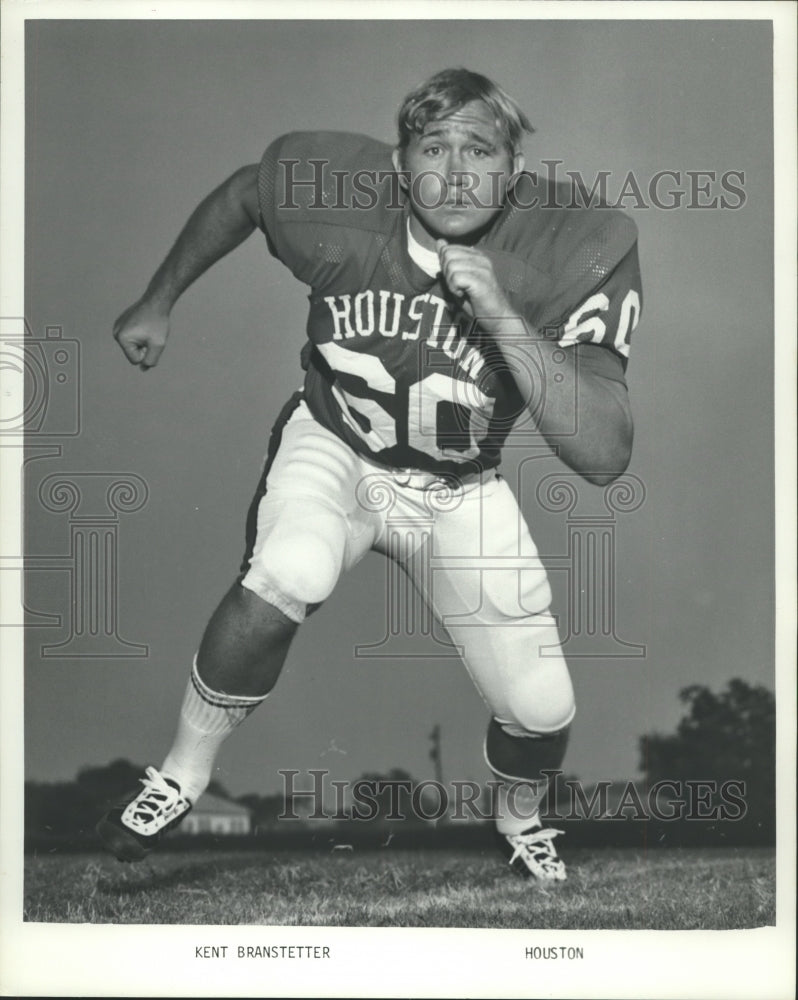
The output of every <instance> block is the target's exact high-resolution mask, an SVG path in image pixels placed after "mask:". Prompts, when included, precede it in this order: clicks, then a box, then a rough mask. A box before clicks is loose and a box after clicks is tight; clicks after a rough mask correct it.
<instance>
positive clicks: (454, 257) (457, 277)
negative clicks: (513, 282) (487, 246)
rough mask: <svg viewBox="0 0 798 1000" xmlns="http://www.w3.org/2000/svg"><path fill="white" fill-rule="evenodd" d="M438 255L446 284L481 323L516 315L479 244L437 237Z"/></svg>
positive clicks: (486, 324) (497, 321)
mask: <svg viewBox="0 0 798 1000" xmlns="http://www.w3.org/2000/svg"><path fill="white" fill-rule="evenodd" d="M437 249H438V259H439V260H440V262H441V272H442V273H443V279H444V281H445V282H446V285H447V286H448V288H449V291H451V292H452V293H453V294H454V295H455V296H457V298H458V299H460V301H461V302H462V304H463V308H464V310H465V311H466V312H467V313H469V314H470V315H471V316H476V318H477V319H478V320H479V322H480V324H481V325H484V326H486V327H487V328H488V329H492V328H493V326H495V325H498V324H499V323H500V322H502V321H504V320H506V319H508V318H509V317H511V316H513V314H514V310H513V307H512V306H511V305H510V303H509V302H508V301H507V297H506V296H505V294H504V292H503V291H502V288H501V286H500V285H499V282H498V280H497V279H496V275H495V273H494V271H493V264H492V263H491V260H490V258H489V257H488V256H487V255H486V254H484V253H483V252H482V251H481V250H478V249H476V247H466V246H460V245H458V244H452V243H447V242H446V241H445V240H438V242H437Z"/></svg>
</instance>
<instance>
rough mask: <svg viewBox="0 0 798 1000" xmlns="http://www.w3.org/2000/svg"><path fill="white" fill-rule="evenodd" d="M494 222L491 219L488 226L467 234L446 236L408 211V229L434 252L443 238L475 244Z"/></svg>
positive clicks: (419, 243) (464, 244)
mask: <svg viewBox="0 0 798 1000" xmlns="http://www.w3.org/2000/svg"><path fill="white" fill-rule="evenodd" d="M492 224H493V220H491V222H490V223H489V224H488V225H487V226H483V227H482V228H481V229H478V230H476V231H475V232H473V233H468V234H466V235H465V236H460V237H456V236H444V235H443V234H441V233H434V232H432V231H431V230H429V229H427V227H426V226H425V225H424V223H423V222H422V221H421V219H419V218H418V216H417V215H414V214H413V212H412V211H410V212H408V230H409V232H410V235H411V236H412V237H413V239H414V240H415V241H416V243H417V244H418V245H419V246H420V247H421V248H422V249H423V250H431V251H434V252H437V241H438V240H441V239H445V240H446V242H447V243H458V244H461V245H462V246H473V245H474V244H475V243H477V242H478V241H479V239H480V237H481V236H482V235H483V234H484V233H485V232H487V230H488V229H489V228H490V226H491V225H492Z"/></svg>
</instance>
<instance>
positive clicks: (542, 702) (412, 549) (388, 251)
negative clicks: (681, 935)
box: [98, 69, 641, 881]
mask: <svg viewBox="0 0 798 1000" xmlns="http://www.w3.org/2000/svg"><path fill="white" fill-rule="evenodd" d="M398 125H399V129H398V131H399V137H398V143H397V145H396V148H394V149H391V148H389V147H388V146H385V145H384V144H382V143H379V142H376V141H374V140H372V139H369V138H367V137H365V136H360V135H349V134H342V133H335V132H321V133H320V132H313V133H301V132H299V133H292V134H289V135H285V136H282V137H280V138H278V139H277V140H276V141H274V142H273V143H272V144H271V145H270V146H269V147H268V149H267V150H266V152H265V154H264V156H263V158H262V160H261V162H260V164H257V165H252V166H247V167H244V168H243V169H241V170H239V171H238V172H236V173H235V174H234V175H233V176H232V177H230V178H229V179H228V180H227V181H225V182H224V183H223V184H222V185H221V186H220V187H219V188H217V189H216V190H215V191H214V192H212V193H211V194H210V195H209V196H208V197H207V198H206V199H205V200H204V201H203V202H202V203H201V204H200V205H199V207H198V208H197V209H196V210H195V212H194V213H193V214H192V215H191V217H190V218H189V220H188V222H187V224H186V226H185V228H184V229H183V231H182V232H181V234H180V235H179V237H178V239H177V242H176V243H175V245H174V247H173V248H172V250H171V251H170V253H169V254H168V256H167V257H166V259H165V261H164V262H163V263H162V264H161V266H160V267H159V268H158V270H157V271H156V273H155V275H154V277H153V278H152V280H151V281H150V284H149V286H148V288H147V290H146V292H145V293H144V295H143V296H142V297H141V298H140V299H139V300H138V301H137V302H136V303H135V304H134V305H132V306H131V307H130V308H129V309H128V310H127V311H126V312H124V313H123V314H122V315H121V316H120V318H119V319H118V320H117V322H116V325H115V328H114V335H115V337H116V339H117V341H118V342H119V345H120V347H121V348H122V350H123V351H124V353H125V355H126V356H127V358H128V360H129V361H130V362H131V363H132V364H135V365H138V366H139V367H140V368H142V369H149V368H152V367H153V366H154V365H156V364H157V363H158V360H159V358H160V355H161V352H162V351H163V349H164V346H165V344H166V340H167V334H168V332H169V314H170V311H171V309H172V307H173V306H174V304H175V302H176V301H177V299H178V297H179V296H180V295H181V294H182V293H183V292H184V291H185V290H186V288H187V287H188V286H189V285H190V284H191V283H192V282H193V281H194V280H195V279H196V278H198V277H199V276H200V275H201V274H202V273H203V272H204V271H205V270H206V269H207V268H208V267H210V266H211V265H212V264H213V263H214V262H215V261H216V260H218V259H219V258H220V257H222V256H223V255H224V254H226V253H227V252H229V251H230V250H232V249H233V248H234V247H236V246H238V245H239V244H240V243H241V242H242V241H243V240H245V239H246V238H247V237H248V236H249V235H250V234H251V233H252V232H253V231H255V230H256V229H257V230H260V231H261V232H262V233H263V234H264V236H265V238H266V242H267V245H268V248H269V250H270V251H271V253H272V254H274V255H275V256H276V257H277V258H279V259H280V260H281V261H282V262H283V263H284V264H286V265H287V266H288V267H289V268H290V269H291V271H292V272H293V274H294V275H295V276H296V277H297V278H298V279H299V280H300V281H302V282H304V283H305V284H307V285H309V286H310V313H309V316H308V321H307V343H306V344H305V347H304V348H303V350H302V364H303V367H304V369H305V378H304V387H303V389H302V390H301V392H298V393H296V394H295V395H294V396H292V397H291V399H290V400H289V401H288V403H287V404H286V406H285V408H284V409H283V411H282V413H281V415H280V417H279V419H278V421H277V423H276V425H275V427H274V429H273V430H272V434H271V439H270V442H269V448H268V455H267V460H266V466H265V470H264V473H263V477H262V479H261V483H260V487H259V489H258V491H257V494H256V496H255V498H254V501H253V505H252V508H251V510H250V517H249V518H248V536H249V537H248V547H247V552H246V557H245V561H244V565H243V567H242V572H241V575H240V577H239V578H238V579H237V580H236V582H235V583H234V584H233V585H232V587H231V588H230V590H229V591H228V593H227V594H226V596H225V597H224V598H223V600H222V602H221V604H220V605H219V607H218V608H217V610H216V611H215V613H214V614H213V616H212V618H211V620H210V622H209V624H208V626H207V628H206V630H205V633H204V635H203V637H202V641H201V643H200V646H199V650H198V653H197V655H196V657H195V659H194V663H193V667H192V670H191V675H190V679H189V682H188V685H187V689H186V693H185V697H184V700H183V704H182V708H181V712H180V718H179V723H178V727H177V733H176V736H175V740H174V743H173V745H172V747H171V749H170V750H169V752H168V754H167V756H166V758H165V760H164V762H163V764H162V766H161V768H160V769H158V770H156V769H155V768H154V767H149V768H147V771H146V774H145V775H144V777H143V778H142V788H141V790H140V791H138V793H137V794H135V795H133V796H132V797H131V798H130V800H129V801H127V802H125V803H123V804H122V805H120V806H119V807H118V808H116V809H114V810H112V811H111V812H109V813H108V815H107V816H106V817H105V818H104V819H103V820H102V821H101V822H100V824H99V826H98V831H99V833H100V836H101V837H102V838H103V840H104V842H105V843H106V845H107V847H108V848H109V849H110V850H111V851H112V852H114V853H115V854H116V856H117V857H118V858H120V859H121V860H127V861H130V860H136V859H139V858H142V857H144V856H145V855H146V853H147V852H148V851H149V850H150V849H151V848H152V847H153V846H154V845H155V844H156V843H157V842H158V841H159V839H160V838H161V836H162V835H163V833H164V832H166V831H167V830H168V829H170V828H172V827H173V826H175V825H176V824H177V823H179V821H180V820H181V819H182V818H183V817H184V816H185V815H186V813H187V812H188V810H189V809H191V806H192V803H194V802H196V800H197V798H198V797H199V796H200V795H201V794H202V792H203V790H204V789H205V788H206V786H207V784H208V782H209V780H210V777H211V772H212V768H213V764H214V760H215V756H216V754H217V752H218V750H219V748H220V746H221V744H222V742H223V741H224V740H225V738H226V737H227V736H228V735H229V734H230V733H231V732H232V730H233V729H234V728H235V727H236V726H238V725H239V723H241V722H242V721H243V720H244V719H245V718H246V717H247V716H248V715H249V714H250V713H251V712H252V711H253V710H254V709H255V708H257V706H258V705H260V704H261V702H262V701H263V700H264V699H265V698H266V697H267V695H268V694H269V692H270V691H271V690H272V688H273V687H274V685H275V682H276V681H277V678H278V676H279V674H280V670H281V668H282V666H283V662H284V660H285V658H286V654H287V653H288V650H289V647H290V645H291V640H292V639H293V637H294V635H295V633H296V630H297V628H298V627H299V626H300V625H301V623H302V622H303V621H304V620H305V618H306V617H307V615H308V614H310V613H311V612H312V611H313V610H315V609H316V608H317V607H319V605H320V604H322V603H323V602H324V601H325V600H326V598H327V597H328V596H329V595H330V593H331V592H332V590H333V588H334V587H335V585H336V583H337V581H338V579H339V577H340V576H341V574H342V573H343V572H344V571H345V570H347V569H349V568H351V567H352V566H354V565H355V564H356V563H357V562H358V561H359V560H360V559H361V558H362V557H363V556H364V555H365V553H366V552H367V551H369V550H371V549H374V550H377V551H380V552H382V553H384V554H385V555H386V556H388V557H389V558H391V559H393V560H396V561H398V562H399V563H400V564H401V565H402V567H403V568H404V570H405V571H406V572H407V573H408V574H409V575H410V577H411V578H412V579H413V581H414V583H415V585H416V586H417V587H418V588H419V590H420V591H421V593H422V595H423V596H424V598H425V599H426V601H427V602H428V603H429V605H430V607H431V608H432V610H433V611H434V613H435V615H436V616H437V618H438V620H439V621H440V622H441V623H442V624H443V625H444V626H445V627H446V628H447V630H448V632H449V634H450V636H451V638H452V640H453V641H454V642H455V643H456V644H457V645H458V646H459V647H460V648H461V649H462V657H463V661H464V663H465V666H466V668H467V670H468V672H469V674H470V676H471V678H472V679H473V681H474V683H475V685H476V686H477V688H478V690H479V692H480V694H481V696H482V697H483V699H484V701H485V703H486V705H487V707H488V709H489V712H490V722H489V725H488V731H487V736H486V738H485V744H484V749H485V757H486V761H487V763H488V765H489V767H490V768H491V769H492V771H493V773H494V774H495V775H496V777H497V779H498V781H499V795H498V798H497V810H496V813H497V815H496V825H497V830H498V833H499V837H500V841H501V843H502V846H503V848H504V849H505V851H506V853H507V855H508V857H509V858H510V861H511V863H513V864H514V865H515V866H516V867H518V868H520V870H521V871H522V873H524V874H531V875H533V876H535V877H537V878H539V879H543V880H547V881H558V880H562V879H564V878H565V866H564V864H563V862H562V860H561V859H560V858H559V857H558V855H557V852H556V850H555V847H554V844H553V838H554V836H555V835H556V834H557V832H558V831H555V830H551V829H545V828H544V827H543V826H542V825H541V822H540V819H539V815H538V812H539V806H540V803H541V801H542V799H543V797H544V795H545V791H546V782H547V777H546V773H545V772H547V771H550V770H552V769H556V768H558V767H559V766H560V764H561V763H562V760H563V755H564V753H565V749H566V744H567V739H568V730H569V726H570V724H571V721H572V718H573V715H574V696H573V689H572V686H571V681H570V677H569V674H568V669H567V667H566V664H565V661H564V659H563V656H562V654H561V652H560V649H559V639H558V635H557V629H556V625H555V621H554V619H553V617H552V615H551V612H550V608H549V605H550V601H551V591H550V588H549V583H548V580H547V578H546V572H545V570H544V567H543V565H542V563H541V561H540V558H539V556H538V553H537V550H536V548H535V545H534V542H533V540H532V538H531V536H530V533H529V529H528V527H527V525H526V523H525V522H524V519H523V517H522V515H521V513H520V511H519V508H518V504H517V501H516V499H515V497H514V496H513V494H512V492H511V491H510V489H509V488H508V486H507V484H506V482H505V481H504V480H503V479H502V478H501V477H500V476H499V475H498V474H497V466H498V464H499V459H500V452H501V447H502V444H503V442H504V440H505V438H506V437H507V434H508V433H509V431H510V429H511V427H512V425H513V423H514V422H515V421H516V420H517V419H518V418H519V417H520V416H522V415H523V416H524V417H525V418H526V419H527V420H533V421H534V426H535V427H536V429H537V431H539V432H540V434H542V435H543V437H544V438H545V439H546V440H547V441H548V442H549V443H550V444H551V445H552V446H553V447H554V448H556V450H557V453H558V454H559V456H560V457H561V458H562V460H563V461H564V462H566V463H567V465H568V466H570V468H572V469H574V470H575V471H576V472H578V473H579V474H581V475H582V476H583V477H584V478H585V479H586V480H588V481H589V482H592V483H597V484H606V483H608V482H611V481H612V480H613V479H614V478H615V477H617V476H618V475H619V474H620V473H622V472H623V471H624V469H625V468H626V466H627V463H628V461H629V457H630V451H631V445H632V419H631V415H630V409H629V403H628V398H627V387H626V382H625V369H626V362H627V356H628V351H629V337H630V334H631V332H632V330H633V329H634V327H635V326H636V324H637V320H638V317H639V314H640V308H641V298H640V295H641V293H640V283H639V268H638V261H637V249H636V229H635V226H634V224H633V223H632V222H631V221H630V220H629V219H628V218H627V217H625V216H624V215H623V214H621V213H619V212H616V211H611V210H607V209H600V208H595V209H593V208H590V209H587V208H579V209H575V208H574V207H573V206H571V207H570V208H569V207H567V206H568V204H569V199H568V198H567V196H562V197H559V198H558V197H557V194H558V193H557V191H556V190H555V189H553V188H552V187H550V186H548V185H547V184H545V183H544V182H543V181H541V180H540V179H539V178H537V176H536V175H534V174H531V173H527V172H524V169H523V168H524V159H523V155H522V150H521V143H522V138H523V134H524V133H525V132H531V131H532V129H531V127H530V125H529V123H528V121H527V118H526V117H525V115H524V114H523V112H522V111H521V110H520V109H519V107H518V106H517V105H516V103H515V102H514V101H513V100H512V99H511V98H510V97H509V96H508V95H507V94H506V93H505V92H504V91H503V90H501V89H500V88H499V87H498V86H497V85H496V84H495V83H493V82H492V81H490V80H488V79H486V78H485V77H483V76H481V75H479V74H477V73H473V72H470V71H468V70H464V69H456V70H446V71H443V72H441V73H438V74H436V75H435V76H433V77H432V78H431V79H429V80H428V81H426V82H425V83H424V84H422V85H421V86H420V87H419V88H418V89H417V90H415V91H413V92H412V93H411V94H409V95H408V97H407V98H406V99H405V101H404V102H403V104H402V106H401V108H400V110H399V117H398ZM397 516H401V518H402V519H403V525H404V524H410V525H412V524H414V523H415V524H417V525H418V529H417V530H416V531H413V530H409V531H404V530H403V532H402V541H401V544H399V543H398V542H397V540H396V532H391V531H389V530H388V528H389V524H390V519H391V518H392V517H397ZM430 523H431V524H432V528H431V530H430ZM430 535H431V542H430V544H431V548H432V551H431V559H432V564H433V568H434V571H433V572H432V573H430V572H428V571H427V570H425V569H424V567H425V566H428V564H429V560H427V559H424V558H420V555H421V549H422V548H423V547H424V546H425V545H426V544H427V541H428V539H429V537H430Z"/></svg>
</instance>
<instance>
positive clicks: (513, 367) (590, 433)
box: [438, 240, 633, 486]
mask: <svg viewBox="0 0 798 1000" xmlns="http://www.w3.org/2000/svg"><path fill="white" fill-rule="evenodd" d="M438 254H439V256H440V260H441V266H442V270H443V274H444V278H445V280H446V283H447V285H448V286H449V288H450V289H451V290H452V291H453V292H454V293H455V294H456V295H458V296H460V297H461V298H462V300H463V302H464V305H465V306H467V309H468V311H469V312H470V313H471V315H473V316H475V317H476V318H477V321H478V322H479V324H480V325H481V326H482V327H483V328H484V329H485V330H486V331H487V332H488V333H490V334H491V336H492V337H493V339H494V341H495V343H496V344H497V346H498V347H499V349H500V350H501V351H502V354H503V355H504V358H505V360H506V362H507V366H508V368H509V369H510V371H511V372H512V374H513V377H514V378H515V381H516V384H517V386H518V389H519V391H520V393H521V396H522V398H523V399H524V401H525V403H526V405H527V408H528V409H529V411H530V413H531V414H532V416H533V417H534V418H535V421H536V424H537V427H538V430H539V431H540V433H541V434H542V435H543V437H544V438H545V439H546V441H547V442H548V443H549V444H550V445H551V446H552V447H553V448H556V450H557V453H558V454H559V456H560V458H562V460H563V461H564V462H565V463H566V465H568V466H570V467H571V468H572V469H573V470H574V471H575V472H578V473H579V474H580V475H581V476H583V477H584V478H585V479H587V481H588V482H591V483H595V484H597V485H599V486H603V485H606V484H607V483H611V482H612V481H613V479H616V478H617V477H618V476H620V475H621V473H622V472H624V470H625V469H626V467H627V465H628V464H629V459H630V457H631V453H632V433H633V429H632V415H631V411H630V408H629V400H628V398H627V393H626V386H625V385H624V384H623V383H622V382H619V381H616V380H615V379H613V378H611V377H607V376H606V375H604V374H601V373H600V372H599V371H597V370H594V369H593V367H592V366H591V365H590V364H589V363H578V362H577V360H576V354H575V353H574V352H575V350H577V347H578V345H577V347H569V348H567V349H563V348H561V347H559V345H558V344H557V343H556V342H555V341H551V340H547V339H545V338H542V337H539V336H535V335H534V334H530V333H529V332H528V329H527V327H526V325H525V323H524V321H523V320H522V318H521V317H520V316H518V315H517V314H516V313H514V311H513V309H512V306H511V305H510V303H509V302H508V301H507V298H506V297H505V295H504V292H503V291H502V290H501V288H500V287H499V285H498V282H497V281H496V277H495V275H494V273H493V267H492V265H491V263H490V260H489V259H488V258H487V257H486V256H485V255H484V254H483V253H481V252H480V251H479V250H477V249H475V248H472V247H463V246H452V245H449V244H446V243H445V242H444V241H443V240H440V241H439V243H438ZM488 317H497V318H495V319H494V318H488ZM598 350H600V351H604V350H606V348H598ZM555 356H556V358H557V360H556V361H555ZM581 360H582V361H583V362H587V361H588V357H587V356H586V355H585V356H584V357H583V358H582V359H581ZM541 364H542V368H543V371H542V372H541V371H540V369H541ZM613 364H614V362H612V361H610V363H609V365H610V371H611V370H612V365H613ZM618 366H620V362H618ZM541 376H542V383H543V386H544V387H545V398H544V399H543V400H542V399H541ZM574 406H576V412H574ZM574 431H575V432H574Z"/></svg>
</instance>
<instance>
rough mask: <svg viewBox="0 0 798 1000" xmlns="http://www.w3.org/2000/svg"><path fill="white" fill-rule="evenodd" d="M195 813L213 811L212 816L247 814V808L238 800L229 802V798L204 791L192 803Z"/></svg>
mask: <svg viewBox="0 0 798 1000" xmlns="http://www.w3.org/2000/svg"><path fill="white" fill-rule="evenodd" d="M194 812H195V813H213V815H214V816H249V809H247V807H246V806H242V805H241V804H240V803H239V802H231V801H230V799H223V798H220V797H219V796H218V795H211V793H210V792H205V794H204V795H201V796H200V797H199V799H198V800H197V802H196V804H195V805H194Z"/></svg>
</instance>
